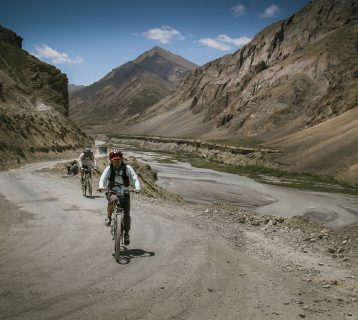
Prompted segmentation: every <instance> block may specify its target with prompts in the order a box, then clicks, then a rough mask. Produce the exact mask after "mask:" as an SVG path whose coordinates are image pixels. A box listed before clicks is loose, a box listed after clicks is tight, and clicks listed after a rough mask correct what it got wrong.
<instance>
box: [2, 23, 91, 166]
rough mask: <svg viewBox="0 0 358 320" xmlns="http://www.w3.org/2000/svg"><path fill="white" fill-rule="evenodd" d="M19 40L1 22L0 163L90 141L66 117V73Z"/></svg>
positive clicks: (16, 161)
mask: <svg viewBox="0 0 358 320" xmlns="http://www.w3.org/2000/svg"><path fill="white" fill-rule="evenodd" d="M21 44H22V39H21V37H19V36H17V35H16V33H14V32H13V31H11V30H8V29H6V28H4V27H2V26H0V155H1V157H0V168H6V167H9V166H12V165H14V164H18V163H22V162H23V161H26V160H29V159H31V158H34V157H36V155H37V154H38V153H39V152H40V153H49V152H62V151H65V150H69V149H73V148H78V147H81V146H83V145H84V144H85V143H88V141H89V138H88V137H87V136H86V135H85V134H84V133H83V132H81V131H80V130H79V129H78V127H77V126H76V125H75V124H74V123H73V122H71V121H70V120H69V119H68V111H69V110H68V109H69V103H68V91H67V84H68V81H67V77H66V75H64V74H62V73H61V72H60V70H58V69H56V68H55V67H53V66H51V65H48V64H46V63H44V62H41V61H40V60H38V59H37V58H35V57H33V56H32V55H30V54H29V53H27V52H26V51H24V50H22V47H21Z"/></svg>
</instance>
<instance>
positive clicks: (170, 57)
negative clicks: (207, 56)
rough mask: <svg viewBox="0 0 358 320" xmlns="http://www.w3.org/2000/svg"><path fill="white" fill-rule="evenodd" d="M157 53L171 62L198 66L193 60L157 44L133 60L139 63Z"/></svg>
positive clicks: (190, 67)
mask: <svg viewBox="0 0 358 320" xmlns="http://www.w3.org/2000/svg"><path fill="white" fill-rule="evenodd" d="M156 55H158V56H160V57H162V58H165V59H166V60H168V61H170V62H171V63H174V64H178V65H180V66H183V67H185V68H187V69H191V70H193V69H195V68H197V67H198V66H197V65H196V64H194V63H192V62H191V61H189V60H187V59H185V58H183V57H181V56H179V55H176V54H174V53H172V52H170V51H168V50H165V49H163V48H161V47H159V46H155V47H153V48H152V49H150V50H148V51H146V52H144V53H143V54H141V55H140V56H139V57H138V58H137V59H135V60H134V61H133V62H134V63H137V64H138V63H141V62H143V61H144V60H146V59H148V58H152V57H154V56H156Z"/></svg>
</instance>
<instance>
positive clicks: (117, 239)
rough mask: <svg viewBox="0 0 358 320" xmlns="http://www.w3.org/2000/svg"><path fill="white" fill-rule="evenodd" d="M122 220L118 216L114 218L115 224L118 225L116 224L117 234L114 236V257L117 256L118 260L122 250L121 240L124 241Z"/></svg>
mask: <svg viewBox="0 0 358 320" xmlns="http://www.w3.org/2000/svg"><path fill="white" fill-rule="evenodd" d="M115 215H117V214H116V213H115ZM118 220H119V221H118ZM120 220H121V219H118V217H116V218H115V220H114V222H115V225H116V226H115V229H116V234H115V237H114V257H115V259H116V261H118V260H119V256H120V251H121V242H122V234H121V228H120Z"/></svg>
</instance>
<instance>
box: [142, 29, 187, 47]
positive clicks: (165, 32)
mask: <svg viewBox="0 0 358 320" xmlns="http://www.w3.org/2000/svg"><path fill="white" fill-rule="evenodd" d="M141 35H142V36H144V37H146V38H148V39H151V40H156V41H159V42H160V43H163V44H166V43H170V42H171V41H172V40H173V39H177V40H184V39H185V37H184V36H183V35H182V34H181V33H180V32H179V31H178V30H176V29H174V28H172V27H169V26H161V27H160V28H154V29H149V30H148V31H145V32H143V33H142V34H141Z"/></svg>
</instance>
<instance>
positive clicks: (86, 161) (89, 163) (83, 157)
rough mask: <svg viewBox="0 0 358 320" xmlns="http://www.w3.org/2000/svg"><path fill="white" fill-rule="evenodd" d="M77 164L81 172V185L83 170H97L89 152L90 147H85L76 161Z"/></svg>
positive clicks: (93, 158)
mask: <svg viewBox="0 0 358 320" xmlns="http://www.w3.org/2000/svg"><path fill="white" fill-rule="evenodd" d="M78 164H79V167H80V172H81V184H82V183H83V174H84V169H85V168H88V169H92V168H94V169H96V168H97V161H96V158H95V156H94V154H93V152H92V150H91V147H90V146H87V147H86V148H85V149H84V150H83V151H82V153H81V154H80V158H79V160H78Z"/></svg>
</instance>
